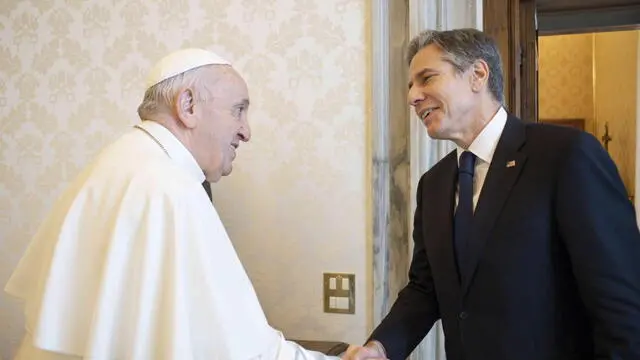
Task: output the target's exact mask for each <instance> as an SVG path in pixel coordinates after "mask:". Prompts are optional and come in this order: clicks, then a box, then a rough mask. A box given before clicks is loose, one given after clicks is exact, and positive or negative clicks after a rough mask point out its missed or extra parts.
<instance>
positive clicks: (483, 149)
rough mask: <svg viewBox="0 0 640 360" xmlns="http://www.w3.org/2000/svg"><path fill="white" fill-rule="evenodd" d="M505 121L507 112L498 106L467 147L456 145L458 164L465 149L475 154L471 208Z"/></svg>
mask: <svg viewBox="0 0 640 360" xmlns="http://www.w3.org/2000/svg"><path fill="white" fill-rule="evenodd" d="M506 123H507V112H506V110H505V109H504V108H503V107H500V109H498V111H497V112H496V114H495V115H494V116H493V118H492V119H491V120H490V121H489V123H488V124H487V125H485V127H484V129H482V131H481V132H480V134H478V136H477V137H476V138H475V139H474V140H473V142H472V143H471V145H470V146H469V148H468V149H463V148H461V147H460V146H457V147H456V151H457V155H458V165H459V164H460V155H462V152H464V151H465V150H467V151H471V152H472V153H473V154H474V155H475V156H476V165H475V168H474V174H473V208H474V210H475V208H476V204H478V199H479V198H480V192H481V191H482V186H483V185H484V180H485V179H486V178H487V173H488V172H489V166H490V165H491V161H492V160H493V153H494V152H495V151H496V147H497V146H498V141H500V137H501V136H502V130H504V126H505V124H506ZM456 206H458V187H456Z"/></svg>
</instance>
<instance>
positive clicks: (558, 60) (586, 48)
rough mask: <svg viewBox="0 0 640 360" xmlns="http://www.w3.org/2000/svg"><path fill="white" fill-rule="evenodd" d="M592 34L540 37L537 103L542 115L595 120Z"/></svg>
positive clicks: (590, 127) (588, 122)
mask: <svg viewBox="0 0 640 360" xmlns="http://www.w3.org/2000/svg"><path fill="white" fill-rule="evenodd" d="M592 38H593V36H592V35H591V34H578V35H557V36H541V37H539V38H538V45H539V46H538V48H539V52H540V53H539V56H538V61H539V63H538V82H539V88H538V94H539V95H538V104H539V105H538V106H539V117H540V118H541V119H567V118H582V119H585V130H587V131H590V132H592V131H593V130H594V123H593V76H592V69H593V54H592V48H593V47H592Z"/></svg>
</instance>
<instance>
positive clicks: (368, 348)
mask: <svg viewBox="0 0 640 360" xmlns="http://www.w3.org/2000/svg"><path fill="white" fill-rule="evenodd" d="M342 360H387V356H386V354H385V353H384V348H383V347H382V344H380V343H379V342H377V341H371V342H369V343H367V344H366V345H365V346H358V345H349V348H348V349H347V351H346V352H345V353H344V355H342Z"/></svg>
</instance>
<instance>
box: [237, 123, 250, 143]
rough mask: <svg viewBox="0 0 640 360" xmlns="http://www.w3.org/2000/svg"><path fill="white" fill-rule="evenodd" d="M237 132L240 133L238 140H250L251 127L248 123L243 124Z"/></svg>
mask: <svg viewBox="0 0 640 360" xmlns="http://www.w3.org/2000/svg"><path fill="white" fill-rule="evenodd" d="M238 134H240V140H242V141H244V142H247V141H249V140H251V127H250V126H249V124H246V125H243V126H242V127H241V128H240V131H239V132H238Z"/></svg>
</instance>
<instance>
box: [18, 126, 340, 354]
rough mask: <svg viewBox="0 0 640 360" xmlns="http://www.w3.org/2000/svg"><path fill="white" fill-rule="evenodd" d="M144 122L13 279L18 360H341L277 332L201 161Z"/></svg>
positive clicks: (75, 190)
mask: <svg viewBox="0 0 640 360" xmlns="http://www.w3.org/2000/svg"><path fill="white" fill-rule="evenodd" d="M140 126H141V127H142V128H143V129H146V131H148V133H145V132H144V131H143V130H141V129H137V128H135V129H132V130H131V131H130V132H129V133H127V134H125V135H124V136H123V137H121V138H120V139H119V140H117V141H116V142H115V143H113V144H112V145H110V146H109V147H107V148H106V149H105V150H104V151H103V152H102V153H101V154H100V155H99V156H98V157H97V159H96V160H95V161H94V162H93V163H91V164H90V165H89V166H88V167H87V168H86V169H85V170H84V171H83V172H82V173H81V174H80V175H79V177H78V178H77V179H75V181H74V182H73V183H72V184H71V186H70V188H69V189H68V190H67V191H66V192H65V193H64V194H63V195H62V197H61V198H60V200H59V201H58V202H57V203H56V204H55V206H54V207H53V209H52V211H51V212H50V215H49V216H48V217H47V218H46V219H45V221H44V223H43V225H42V226H41V227H40V229H39V230H38V232H37V234H36V236H35V238H34V239H33V241H32V242H31V244H30V245H29V247H28V249H27V251H26V253H25V255H24V257H23V258H22V259H21V261H20V263H19V265H18V267H17V269H16V270H15V272H14V274H13V275H12V277H11V279H10V280H9V282H8V284H7V286H6V291H7V292H8V293H9V294H11V295H13V296H15V297H17V298H19V299H21V300H22V301H24V305H25V316H26V330H27V332H26V335H25V337H24V340H23V342H22V344H21V346H20V348H19V350H18V354H17V355H16V359H19V360H70V359H86V360H218V359H219V360H236V359H237V360H249V359H263V360H270V359H274V360H276V359H278V360H280V359H282V360H285V359H286V360H289V359H292V360H293V359H300V360H302V359H337V358H336V357H329V356H325V355H323V354H321V353H318V352H314V351H308V350H305V349H303V348H302V347H300V346H299V345H297V344H295V343H293V342H290V341H286V340H285V339H284V337H283V336H282V334H281V333H280V332H279V331H277V330H275V329H273V328H272V327H271V326H269V324H268V322H267V319H266V318H265V315H264V312H263V310H262V308H261V306H260V304H259V302H258V298H257V296H256V294H255V291H254V289H253V286H252V284H251V282H250V280H249V278H248V277H247V274H246V273H245V270H244V268H243V266H242V264H241V263H240V261H239V259H238V257H237V255H236V252H235V250H234V248H233V246H232V244H231V242H230V240H229V238H228V236H227V233H226V231H225V229H224V227H223V225H222V223H221V221H220V218H219V216H218V214H217V212H216V210H215V209H214V207H213V206H212V204H211V202H210V201H209V199H208V197H207V195H206V193H205V190H204V189H203V187H202V185H201V183H202V182H203V181H204V174H203V172H202V170H201V169H200V168H199V166H198V164H197V163H196V161H195V159H194V158H193V156H192V155H191V154H190V153H189V152H188V151H187V149H186V148H185V147H184V146H183V145H182V144H181V143H180V142H179V141H178V140H177V139H176V138H175V137H174V136H173V135H172V134H171V133H170V132H169V131H168V130H167V129H165V128H164V127H162V126H161V125H159V124H157V123H155V122H151V121H143V122H142V124H140ZM154 138H155V140H157V141H158V142H156V141H155V140H154ZM163 147H164V149H165V150H166V152H165V150H163Z"/></svg>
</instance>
